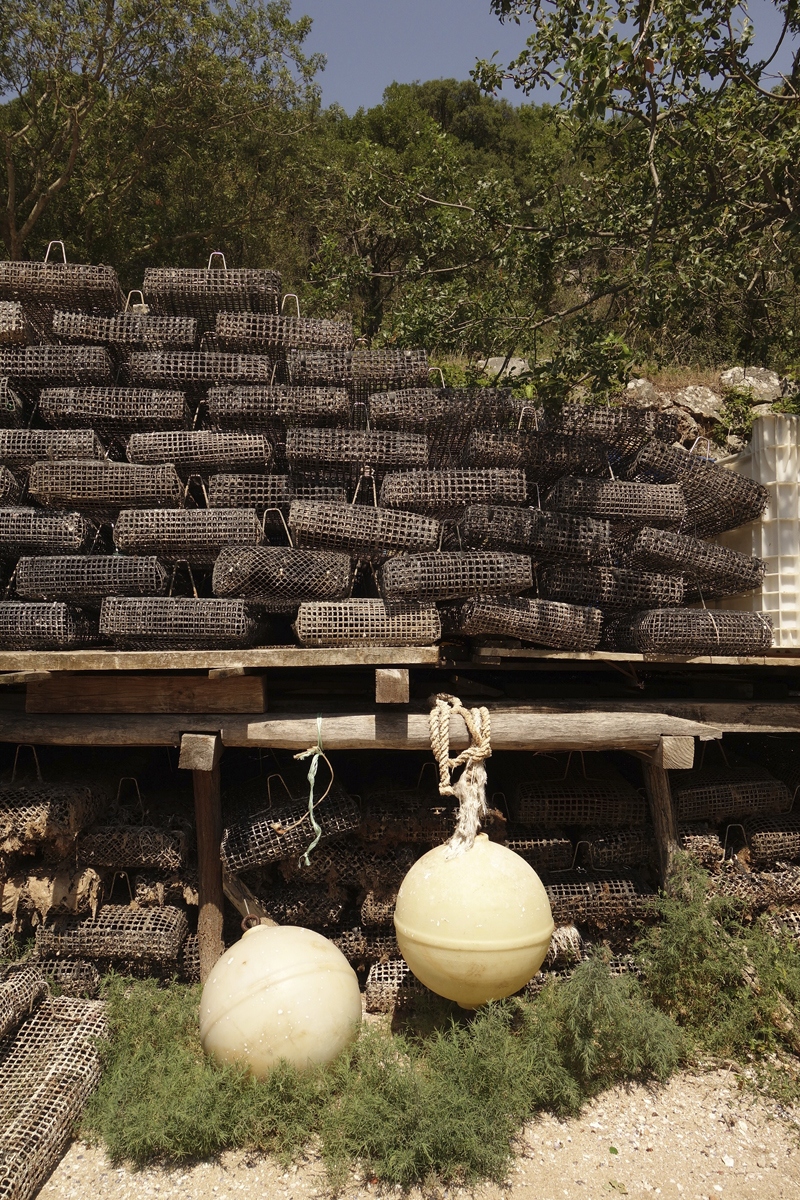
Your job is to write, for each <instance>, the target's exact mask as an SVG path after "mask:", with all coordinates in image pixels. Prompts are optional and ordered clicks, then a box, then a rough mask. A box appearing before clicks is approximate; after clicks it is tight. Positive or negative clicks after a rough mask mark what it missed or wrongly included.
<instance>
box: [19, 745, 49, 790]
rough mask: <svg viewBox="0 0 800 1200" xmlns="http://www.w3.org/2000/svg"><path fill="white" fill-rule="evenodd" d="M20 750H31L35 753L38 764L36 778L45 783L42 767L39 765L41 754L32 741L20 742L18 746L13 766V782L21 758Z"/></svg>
mask: <svg viewBox="0 0 800 1200" xmlns="http://www.w3.org/2000/svg"><path fill="white" fill-rule="evenodd" d="M20 750H30V752H31V754H32V755H33V761H34V763H35V764H36V778H37V780H38V782H39V783H44V776H43V775H42V768H41V767H40V766H39V755H38V754H37V753H36V747H35V746H32V745H31V743H30V742H20V744H19V745H18V746H17V749H16V753H15V754H14V766H13V767H12V768H11V782H12V783H13V782H14V780H15V779H16V777H17V759H18V758H19V752H20Z"/></svg>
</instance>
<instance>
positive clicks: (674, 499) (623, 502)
mask: <svg viewBox="0 0 800 1200" xmlns="http://www.w3.org/2000/svg"><path fill="white" fill-rule="evenodd" d="M545 507H546V508H549V509H552V510H554V511H555V512H565V513H574V514H575V515H577V516H584V517H598V518H600V519H601V520H606V521H613V522H614V523H615V524H621V525H653V526H655V527H657V528H665V529H677V528H679V526H680V525H681V524H682V523H683V522H684V520H685V519H686V501H685V499H684V497H683V492H682V490H681V487H680V484H677V483H662V484H658V483H630V482H627V481H625V480H620V479H582V478H580V477H576V476H573V475H565V476H564V477H563V478H561V479H559V480H558V482H557V483H556V484H555V486H554V487H553V488H551V490H550V491H549V492H548V494H547V498H546V500H545Z"/></svg>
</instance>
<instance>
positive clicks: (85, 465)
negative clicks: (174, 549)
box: [28, 459, 183, 519]
mask: <svg viewBox="0 0 800 1200" xmlns="http://www.w3.org/2000/svg"><path fill="white" fill-rule="evenodd" d="M28 492H29V494H30V496H31V499H33V500H35V501H36V502H37V503H38V504H43V505H45V506H46V507H48V508H71V509H75V508H77V509H80V511H81V512H84V513H86V514H87V515H89V516H95V517H98V518H101V519H102V518H103V517H106V516H110V515H116V513H118V512H119V510H120V509H121V508H154V507H157V506H159V505H160V506H163V507H164V508H174V507H177V506H178V505H180V504H181V503H182V501H183V488H182V486H181V481H180V479H179V478H178V475H177V472H176V470H175V468H174V467H173V466H172V465H164V466H158V467H149V466H147V467H145V466H138V465H137V466H134V465H131V464H130V463H120V462H110V461H108V460H106V459H103V460H100V461H99V462H98V461H95V462H89V461H86V460H81V459H78V460H77V461H75V460H73V461H70V460H60V461H58V462H37V463H34V464H33V466H32V467H31V471H30V476H29V478H28Z"/></svg>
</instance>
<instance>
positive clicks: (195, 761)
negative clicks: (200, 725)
mask: <svg viewBox="0 0 800 1200" xmlns="http://www.w3.org/2000/svg"><path fill="white" fill-rule="evenodd" d="M221 757H222V738H221V737H220V736H219V734H217V733H184V734H183V736H182V737H181V753H180V757H179V759H178V767H179V769H180V770H182V771H213V770H214V767H216V765H217V763H218V762H219V760H220V758H221Z"/></svg>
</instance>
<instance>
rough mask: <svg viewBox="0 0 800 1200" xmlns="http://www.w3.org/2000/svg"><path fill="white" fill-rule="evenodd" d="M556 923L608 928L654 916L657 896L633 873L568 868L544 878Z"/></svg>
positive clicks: (543, 881) (656, 911)
mask: <svg viewBox="0 0 800 1200" xmlns="http://www.w3.org/2000/svg"><path fill="white" fill-rule="evenodd" d="M542 883H543V884H544V886H545V890H546V892H547V898H548V900H549V901H550V908H551V910H552V913H553V920H554V921H555V922H556V924H559V925H566V924H568V923H570V922H578V923H580V924H587V925H595V926H599V927H600V928H608V927H609V926H613V925H616V924H629V923H631V922H633V921H641V920H646V919H647V918H650V919H654V918H655V917H656V916H657V914H658V909H657V905H656V901H657V897H656V894H655V892H653V891H652V889H651V888H648V887H645V886H644V885H643V884H641V883H640V882H639V881H638V880H637V879H635V878H634V877H633V876H632V875H629V874H627V873H626V872H624V871H619V872H618V873H617V874H615V875H605V874H596V873H595V872H593V871H565V872H563V873H562V874H560V875H545V876H544V878H543V879H542Z"/></svg>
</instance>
